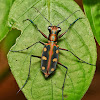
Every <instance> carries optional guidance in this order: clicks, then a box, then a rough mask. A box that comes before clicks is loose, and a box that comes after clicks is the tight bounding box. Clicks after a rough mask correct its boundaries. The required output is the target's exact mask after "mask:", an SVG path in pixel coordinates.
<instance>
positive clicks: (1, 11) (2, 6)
mask: <svg viewBox="0 0 100 100" xmlns="http://www.w3.org/2000/svg"><path fill="white" fill-rule="evenodd" d="M13 2H14V0H1V1H0V41H1V40H2V39H3V38H4V37H5V36H6V34H7V33H8V31H9V29H8V26H7V25H8V23H7V21H8V15H9V11H10V8H11V6H12V4H13Z"/></svg>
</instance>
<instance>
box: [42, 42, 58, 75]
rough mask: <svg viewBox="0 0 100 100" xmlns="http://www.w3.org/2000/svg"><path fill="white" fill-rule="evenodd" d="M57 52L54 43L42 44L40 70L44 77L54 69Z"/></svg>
mask: <svg viewBox="0 0 100 100" xmlns="http://www.w3.org/2000/svg"><path fill="white" fill-rule="evenodd" d="M58 53H59V47H58V46H57V45H56V44H54V43H48V44H46V45H45V46H44V48H43V53H42V58H41V70H42V72H43V73H44V74H45V76H46V77H47V76H49V75H50V74H51V73H52V72H53V71H54V70H55V69H56V65H57V61H58Z"/></svg>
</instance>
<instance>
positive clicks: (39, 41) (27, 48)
mask: <svg viewBox="0 0 100 100" xmlns="http://www.w3.org/2000/svg"><path fill="white" fill-rule="evenodd" d="M37 43H41V44H42V45H45V43H43V42H41V41H38V42H36V43H34V44H32V45H30V46H29V47H27V48H25V49H22V50H17V51H13V50H9V51H11V52H20V51H24V50H27V49H29V48H31V47H32V46H33V45H35V44H37Z"/></svg>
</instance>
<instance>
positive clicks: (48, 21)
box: [32, 6, 52, 26]
mask: <svg viewBox="0 0 100 100" xmlns="http://www.w3.org/2000/svg"><path fill="white" fill-rule="evenodd" d="M32 8H35V7H34V6H33V7H32ZM35 9H36V8H35ZM36 10H37V11H38V12H39V13H40V14H41V12H40V11H39V10H38V9H36ZM41 15H42V14H41ZM42 16H43V15H42ZM43 17H44V16H43ZM44 19H45V20H47V19H46V18H45V17H44ZM47 21H48V22H49V23H50V24H51V22H50V21H49V20H47ZM51 26H52V24H51Z"/></svg>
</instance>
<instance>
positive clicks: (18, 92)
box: [16, 55, 41, 94]
mask: <svg viewBox="0 0 100 100" xmlns="http://www.w3.org/2000/svg"><path fill="white" fill-rule="evenodd" d="M32 57H36V58H40V59H41V57H40V56H35V55H31V56H30V65H29V71H28V77H27V79H26V81H25V83H24V85H23V86H22V87H21V88H20V89H19V90H18V92H17V93H16V94H18V93H19V92H20V91H21V90H22V89H23V87H24V86H25V85H26V83H27V81H28V79H29V77H30V68H31V58H32Z"/></svg>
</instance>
